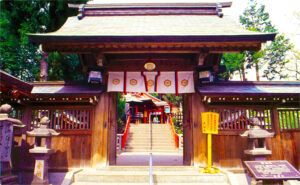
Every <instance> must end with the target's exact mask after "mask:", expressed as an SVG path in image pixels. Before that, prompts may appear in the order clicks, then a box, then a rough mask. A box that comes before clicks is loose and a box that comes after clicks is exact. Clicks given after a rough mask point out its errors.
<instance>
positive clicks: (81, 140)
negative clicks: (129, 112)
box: [12, 94, 300, 170]
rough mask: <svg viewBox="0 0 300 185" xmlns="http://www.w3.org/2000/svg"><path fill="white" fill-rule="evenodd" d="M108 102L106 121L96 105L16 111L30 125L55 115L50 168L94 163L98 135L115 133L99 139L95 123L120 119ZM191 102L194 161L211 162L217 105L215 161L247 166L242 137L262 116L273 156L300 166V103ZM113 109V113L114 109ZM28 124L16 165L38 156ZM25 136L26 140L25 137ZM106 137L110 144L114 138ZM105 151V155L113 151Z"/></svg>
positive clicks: (188, 115) (187, 118)
mask: <svg viewBox="0 0 300 185" xmlns="http://www.w3.org/2000/svg"><path fill="white" fill-rule="evenodd" d="M107 97H108V96H107ZM109 101H111V102H112V101H113V100H110V99H109ZM105 102H108V100H105V101H103V103H102V104H99V111H97V112H99V115H97V116H98V118H97V119H98V120H100V121H101V119H103V118H105V119H107V120H106V121H105V122H104V121H103V122H104V123H103V124H98V125H97V124H96V123H98V121H95V119H96V118H95V115H94V111H96V109H95V108H94V107H92V106H56V107H50V106H49V107H43V108H42V107H26V108H24V109H17V110H15V112H13V113H12V115H13V116H14V117H16V118H18V119H21V120H22V121H23V122H24V123H27V125H28V126H27V128H26V129H27V130H31V129H32V128H34V127H36V126H38V125H37V123H38V119H40V118H41V117H42V116H49V117H50V120H51V122H50V124H49V126H50V127H51V128H53V129H55V130H57V131H58V132H60V133H61V135H60V136H57V137H53V142H52V148H53V149H55V154H53V155H51V158H50V163H49V164H50V169H55V170H59V169H61V170H66V169H70V168H83V167H91V163H92V162H91V161H92V156H93V148H92V147H93V146H94V145H95V141H98V140H99V138H101V137H103V138H108V136H107V135H108V134H109V133H106V134H107V135H105V136H104V135H103V136H102V135H99V134H97V133H98V132H97V133H96V132H95V133H94V140H95V141H94V144H93V141H92V132H93V130H95V129H94V128H95V127H96V126H99V125H102V127H103V128H102V127H101V128H99V129H98V130H100V131H101V130H105V129H106V130H108V129H114V127H113V126H110V124H108V123H114V120H113V119H112V118H111V117H112V116H111V117H109V116H107V115H106V114H104V113H103V111H102V112H101V111H100V110H102V109H104V108H105V105H106V103H105ZM185 104H186V105H185V107H187V109H186V110H187V111H186V112H184V118H183V119H184V120H183V127H184V132H185V133H184V134H185V135H184V140H185V141H184V147H185V149H184V152H185V154H184V155H185V159H186V158H187V157H186V156H187V155H190V159H191V160H190V161H192V163H191V164H195V165H204V164H205V163H206V157H207V154H206V147H207V146H206V135H205V134H202V132H201V112H203V111H214V112H218V113H220V125H219V131H220V132H219V134H218V135H214V136H213V145H212V146H213V165H214V166H216V167H223V168H224V167H225V168H231V169H243V164H242V161H243V160H247V156H245V155H244V150H245V149H246V148H247V139H246V138H241V137H240V136H239V134H240V133H242V132H244V131H245V130H246V129H247V128H248V127H249V124H250V119H251V118H252V117H258V118H259V119H260V121H261V126H262V127H264V128H266V129H268V130H269V131H270V132H274V133H275V136H274V137H273V138H269V139H267V145H268V148H269V149H270V150H272V155H271V156H269V157H268V159H270V160H288V161H289V162H290V163H292V164H293V165H294V166H295V167H296V168H298V169H300V164H299V161H300V155H299V154H300V142H299V141H300V129H299V127H300V126H299V123H300V108H276V107H264V106H252V107H251V108H249V106H248V107H246V106H234V105H232V106H230V105H228V106H207V105H205V104H204V103H202V101H201V98H200V96H199V95H197V94H195V95H192V96H188V98H186V99H185ZM100 105H101V106H100ZM113 107H114V106H111V109H112V110H114V109H113ZM107 112H108V113H110V112H111V111H107ZM100 113H101V114H100ZM102 113H103V115H102ZM111 114H114V113H111ZM106 122H107V124H106ZM93 125H94V126H93ZM26 129H23V130H22V132H20V134H17V135H16V137H15V147H14V150H13V153H12V155H13V159H14V160H13V163H14V166H18V167H17V168H16V169H18V168H22V169H25V170H26V169H31V170H32V169H33V165H34V161H33V157H32V155H31V154H30V153H29V149H30V148H32V147H33V142H34V140H33V137H28V136H26V134H25V131H26ZM189 129H192V132H189V133H188V132H186V131H188V130H189ZM185 130H186V131H185ZM107 132H108V131H107ZM187 133H188V134H187ZM113 137H114V134H113V133H111V134H109V138H110V140H109V141H110V142H111V140H112V139H113ZM189 137H190V138H189ZM22 138H23V139H22ZM24 140H25V142H23V141H24ZM103 140H105V139H103ZM105 142H107V143H106V144H107V145H108V141H105ZM96 144H97V146H99V147H98V148H101V147H102V146H103V142H99V143H96ZM109 147H111V148H110V149H109V150H112V147H115V146H114V145H111V146H110V145H109ZM103 150H104V149H103ZM97 151H98V149H97ZM97 151H96V152H97ZM112 151H113V150H112ZM188 152H190V153H188ZM94 153H95V152H94ZM102 153H103V156H104V154H105V155H106V153H107V151H103V152H102ZM95 156H96V155H95ZM111 157H114V156H111ZM21 159H22V160H21ZM185 164H187V163H185Z"/></svg>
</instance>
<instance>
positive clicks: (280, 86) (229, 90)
mask: <svg viewBox="0 0 300 185" xmlns="http://www.w3.org/2000/svg"><path fill="white" fill-rule="evenodd" d="M196 89H197V91H198V92H199V93H200V94H202V95H234V96H248V95H254V96H260V95H264V96H267V95H288V96H297V97H300V82H218V83H211V84H202V85H201V86H198V87H196Z"/></svg>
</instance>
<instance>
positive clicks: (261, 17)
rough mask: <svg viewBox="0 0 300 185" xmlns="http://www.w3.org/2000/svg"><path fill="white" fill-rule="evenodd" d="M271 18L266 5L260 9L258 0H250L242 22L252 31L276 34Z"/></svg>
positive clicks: (242, 16) (241, 18) (241, 19)
mask: <svg viewBox="0 0 300 185" xmlns="http://www.w3.org/2000/svg"><path fill="white" fill-rule="evenodd" d="M269 18H270V16H269V13H267V12H265V5H260V6H259V7H258V4H257V2H256V0H249V6H248V7H247V8H246V9H245V10H244V12H243V14H242V15H241V16H240V22H241V23H242V25H244V26H245V28H246V29H248V30H250V31H256V32H276V31H277V30H276V29H275V27H274V26H273V25H272V24H271V21H270V20H269Z"/></svg>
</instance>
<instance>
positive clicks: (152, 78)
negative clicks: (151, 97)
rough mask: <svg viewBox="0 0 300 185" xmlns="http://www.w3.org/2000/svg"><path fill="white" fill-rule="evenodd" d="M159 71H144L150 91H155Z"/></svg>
mask: <svg viewBox="0 0 300 185" xmlns="http://www.w3.org/2000/svg"><path fill="white" fill-rule="evenodd" d="M157 74H158V72H144V75H145V76H146V80H147V87H148V92H149V93H155V89H154V88H155V76H156V75H157Z"/></svg>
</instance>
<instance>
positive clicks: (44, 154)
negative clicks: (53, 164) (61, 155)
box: [27, 117, 59, 184]
mask: <svg viewBox="0 0 300 185" xmlns="http://www.w3.org/2000/svg"><path fill="white" fill-rule="evenodd" d="M49 123H50V120H49V118H48V117H43V118H42V119H41V121H40V123H39V124H40V127H39V128H35V129H33V130H32V131H27V135H28V136H34V137H35V142H34V148H32V149H30V150H29V153H32V154H34V157H35V167H34V177H33V181H32V184H49V181H48V159H49V156H50V154H52V153H54V150H53V149H51V137H52V136H57V135H59V133H58V132H56V131H55V130H53V129H49V128H48V124H49Z"/></svg>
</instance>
